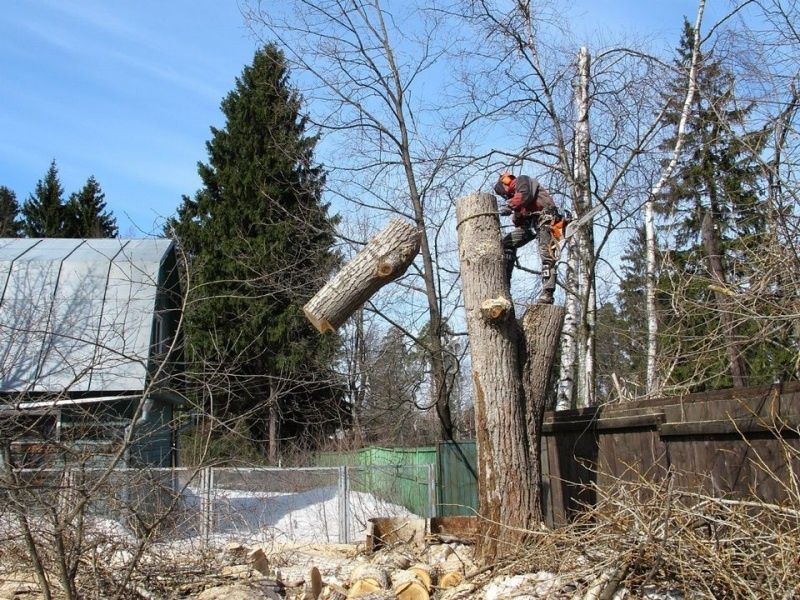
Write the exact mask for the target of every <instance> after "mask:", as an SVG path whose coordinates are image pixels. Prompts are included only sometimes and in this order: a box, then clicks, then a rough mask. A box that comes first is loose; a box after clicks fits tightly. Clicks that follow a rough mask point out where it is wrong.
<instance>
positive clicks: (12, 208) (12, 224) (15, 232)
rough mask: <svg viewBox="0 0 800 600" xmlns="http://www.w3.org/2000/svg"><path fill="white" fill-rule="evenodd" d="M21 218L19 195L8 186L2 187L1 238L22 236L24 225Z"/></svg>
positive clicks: (0, 210)
mask: <svg viewBox="0 0 800 600" xmlns="http://www.w3.org/2000/svg"><path fill="white" fill-rule="evenodd" d="M19 216H20V209H19V203H18V202H17V195H16V194H15V193H14V192H13V191H12V190H10V189H9V188H7V187H6V186H4V185H3V186H0V237H11V238H17V237H21V236H22V226H23V223H22V221H21V220H20V218H19Z"/></svg>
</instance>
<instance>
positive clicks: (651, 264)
mask: <svg viewBox="0 0 800 600" xmlns="http://www.w3.org/2000/svg"><path fill="white" fill-rule="evenodd" d="M654 204H655V200H654V199H653V196H652V195H651V196H650V197H649V198H648V199H647V202H645V205H644V231H645V244H646V246H647V247H646V251H645V253H646V265H647V266H646V268H645V292H646V295H645V302H646V304H645V306H646V312H647V373H646V375H645V393H646V394H647V396H653V395H655V393H656V391H657V390H658V389H659V388H660V387H661V386H660V385H659V382H658V380H657V370H656V362H657V361H656V359H657V358H658V315H657V313H656V277H657V274H656V267H657V265H656V225H655V209H654Z"/></svg>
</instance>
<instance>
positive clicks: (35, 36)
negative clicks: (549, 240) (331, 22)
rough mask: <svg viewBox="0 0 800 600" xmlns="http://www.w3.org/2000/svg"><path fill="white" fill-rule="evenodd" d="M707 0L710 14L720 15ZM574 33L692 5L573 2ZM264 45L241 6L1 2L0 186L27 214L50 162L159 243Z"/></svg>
mask: <svg viewBox="0 0 800 600" xmlns="http://www.w3.org/2000/svg"><path fill="white" fill-rule="evenodd" d="M720 3H721V2H720V0H717V1H716V2H715V1H714V0H711V1H710V2H709V4H720ZM566 4H569V5H570V10H571V12H572V14H574V15H575V17H574V19H575V22H574V23H573V29H575V30H576V31H579V32H587V34H588V32H599V33H600V34H601V35H602V34H603V33H606V34H607V33H608V31H609V30H610V29H614V30H615V31H618V32H624V33H630V34H636V35H640V36H643V37H649V38H652V39H660V40H666V41H668V43H667V46H669V47H672V46H674V44H675V40H676V39H677V31H678V30H679V28H680V20H681V18H682V15H684V14H686V15H689V17H690V18H691V19H693V18H694V12H695V10H696V2H695V1H692V0H630V1H628V0H575V1H574V2H569V3H566ZM256 48H257V42H256V41H255V40H253V39H252V37H251V36H250V34H249V33H248V31H247V30H246V28H245V26H244V21H243V19H242V17H241V15H240V12H239V9H238V6H237V4H236V2H235V0H168V1H164V0H160V1H155V0H135V1H134V0H114V1H109V0H104V1H101V0H69V1H66V0H6V1H5V2H4V3H3V10H2V12H0V56H1V57H2V59H1V60H0V81H2V93H0V132H2V134H1V135H0V185H5V186H7V187H9V188H11V189H12V190H14V191H15V192H16V194H17V199H18V201H19V203H20V204H22V203H23V202H24V200H25V199H26V198H27V197H28V195H29V194H31V193H32V192H33V190H34V187H35V185H36V182H37V181H38V180H39V179H41V178H42V177H43V176H44V174H45V172H46V171H47V169H48V167H49V165H50V162H51V161H52V160H53V159H55V160H56V163H57V165H58V169H59V175H60V178H61V182H62V184H63V186H64V191H65V197H66V196H68V195H69V194H70V193H71V192H73V191H77V190H79V189H80V188H81V187H82V186H83V184H84V183H85V181H86V179H87V178H88V177H89V176H90V175H94V176H95V178H96V179H97V180H98V182H99V183H100V185H101V186H102V188H103V190H104V192H105V194H106V201H107V203H108V208H110V209H111V210H112V211H113V213H114V215H115V216H116V217H117V222H118V224H119V226H120V233H121V235H123V236H125V237H141V236H143V235H147V234H151V233H158V232H160V230H161V223H162V222H163V219H164V218H165V217H167V216H170V215H172V214H173V213H174V212H175V209H176V208H177V206H178V204H179V202H180V198H181V195H182V194H192V193H193V192H194V191H195V190H196V189H197V188H198V187H199V185H200V181H199V178H198V176H197V162H198V161H205V160H206V150H205V142H206V141H207V140H208V139H209V137H210V132H209V127H210V126H212V125H213V126H221V125H222V124H223V118H222V114H221V112H220V110H219V104H220V101H221V100H222V98H223V97H224V96H225V94H227V93H228V92H229V91H230V90H231V89H232V87H233V82H234V78H235V77H236V76H237V75H238V74H239V73H240V72H241V70H242V68H243V67H244V65H246V64H248V63H249V62H250V61H251V59H252V57H253V53H254V51H255V49H256Z"/></svg>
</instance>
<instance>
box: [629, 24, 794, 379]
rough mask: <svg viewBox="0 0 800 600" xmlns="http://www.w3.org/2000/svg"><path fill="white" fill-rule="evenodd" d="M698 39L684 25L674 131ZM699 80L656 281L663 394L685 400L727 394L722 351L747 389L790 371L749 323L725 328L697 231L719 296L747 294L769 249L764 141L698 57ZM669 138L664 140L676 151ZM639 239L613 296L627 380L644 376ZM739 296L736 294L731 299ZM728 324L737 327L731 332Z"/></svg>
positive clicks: (715, 69)
mask: <svg viewBox="0 0 800 600" xmlns="http://www.w3.org/2000/svg"><path fill="white" fill-rule="evenodd" d="M693 37H694V31H693V28H692V26H691V25H690V24H689V22H688V21H685V22H684V31H683V35H682V39H681V43H680V46H679V48H678V59H677V64H676V66H677V67H678V69H677V70H678V72H679V75H678V76H677V77H676V81H675V83H674V85H673V86H672V94H671V99H670V106H671V110H669V111H668V112H667V114H666V116H665V119H666V122H667V124H668V125H671V126H674V127H676V130H677V124H678V122H679V120H680V118H681V114H680V113H681V108H682V99H683V98H685V96H686V76H685V72H686V71H687V70H688V68H689V64H690V60H691V52H692V45H693ZM699 65H700V67H699V69H698V71H697V84H698V91H697V93H696V94H695V96H694V100H693V103H692V106H691V112H690V114H689V117H688V120H687V126H686V131H685V137H684V146H683V153H682V159H681V162H680V163H679V165H678V168H677V170H676V172H675V175H674V177H673V178H672V179H671V180H670V181H669V182H668V184H667V185H666V186H665V188H664V189H663V190H662V197H661V198H660V203H659V204H658V205H657V208H658V209H659V212H660V213H661V215H662V220H664V221H665V223H664V226H663V227H662V228H661V230H662V231H665V232H666V235H664V236H662V239H663V243H665V244H667V245H668V246H670V247H669V248H662V249H661V250H659V253H660V258H659V260H658V264H659V265H660V269H661V271H660V273H658V274H657V307H658V313H657V316H658V321H659V340H658V344H659V359H660V361H661V364H660V371H661V372H662V373H664V374H667V376H668V380H667V381H666V382H665V383H666V384H667V385H672V386H675V387H677V388H680V389H688V390H690V391H702V390H706V389H716V388H723V387H730V386H731V385H732V379H731V375H730V369H729V365H730V363H729V360H730V357H729V355H728V354H727V350H728V344H730V343H735V344H737V346H738V347H740V349H741V353H742V356H743V358H744V364H745V365H746V370H747V384H749V385H759V384H764V383H771V382H772V381H773V379H774V378H775V377H776V376H780V375H779V374H780V373H783V372H785V371H786V370H787V364H788V362H789V361H790V360H791V352H790V351H787V350H789V347H790V345H787V344H786V343H781V342H778V341H777V340H776V339H775V337H774V336H767V335H765V334H764V332H763V331H761V330H760V326H759V324H758V323H756V322H754V321H752V320H746V319H742V318H735V317H731V318H730V319H729V321H728V324H725V323H723V321H722V316H721V315H722V312H723V311H725V310H731V309H729V308H728V307H725V306H722V305H720V304H719V295H718V294H716V293H715V291H714V289H715V287H719V285H718V284H719V282H718V280H717V278H716V277H715V275H714V273H713V271H712V269H711V266H710V265H711V262H710V261H711V250H710V246H709V240H708V239H705V240H704V239H703V235H702V228H701V224H702V221H703V218H704V216H705V215H706V214H708V215H709V216H710V218H711V220H712V223H713V231H712V232H711V234H710V235H711V236H712V237H714V238H715V239H714V240H711V241H712V242H713V243H714V244H716V245H717V246H718V247H719V249H720V254H721V255H720V256H719V259H720V261H721V263H722V265H723V269H724V273H723V275H724V281H725V286H728V287H729V288H730V289H731V290H737V289H738V290H745V289H747V288H748V287H749V286H750V285H751V281H752V280H753V278H754V276H756V275H757V272H756V269H757V266H756V264H755V263H754V262H753V261H752V260H751V259H752V257H753V256H757V255H758V253H759V252H760V251H762V248H763V244H764V243H765V241H766V240H767V236H768V232H767V227H766V215H767V208H766V205H765V201H764V199H762V198H761V197H760V188H761V186H762V183H763V182H762V181H761V180H760V177H761V171H760V168H759V163H758V160H757V157H756V154H757V151H758V150H759V149H760V148H761V146H762V144H763V142H764V139H763V134H762V132H761V131H755V132H748V131H747V130H746V127H747V123H748V115H749V113H750V111H751V107H750V106H743V105H741V104H740V103H739V102H738V101H737V98H736V96H735V83H736V82H735V79H734V77H733V75H732V74H731V73H729V72H726V71H725V70H724V69H723V68H722V66H721V64H720V62H719V61H717V60H716V59H715V58H714V57H713V56H711V55H706V56H702V57H701V60H700V62H699ZM674 144H675V138H674V137H673V138H670V139H667V140H665V142H664V148H665V149H669V148H672V147H673V146H674ZM644 254H645V253H644V238H643V233H642V232H639V233H638V234H637V236H636V238H635V239H634V240H632V242H631V245H630V247H629V249H628V252H627V253H626V254H625V255H624V256H623V265H624V266H623V272H624V274H625V276H624V279H623V281H622V283H621V287H620V290H619V294H618V301H619V305H620V317H621V319H622V322H623V323H624V324H625V325H624V326H623V327H624V328H625V329H626V330H627V331H630V332H631V334H632V338H631V343H632V345H631V347H630V351H631V352H630V356H631V360H630V365H631V372H632V373H635V376H634V379H635V380H639V379H640V378H643V376H644V368H645V365H644V362H643V360H644V355H645V354H644V349H645V341H646V331H645V330H644V327H645V325H646V320H645V318H644V314H643V310H644V304H643V303H641V304H640V303H637V301H636V298H643V297H644V296H643V295H644V278H643V273H644V272H645V269H644V264H643V257H644ZM734 293H735V292H734ZM730 323H733V325H730ZM637 356H638V358H636V357H637Z"/></svg>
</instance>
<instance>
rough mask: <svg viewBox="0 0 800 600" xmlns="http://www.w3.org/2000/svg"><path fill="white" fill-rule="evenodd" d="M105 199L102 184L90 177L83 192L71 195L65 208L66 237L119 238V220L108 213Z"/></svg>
mask: <svg viewBox="0 0 800 600" xmlns="http://www.w3.org/2000/svg"><path fill="white" fill-rule="evenodd" d="M105 198H106V195H105V194H104V193H103V190H102V189H101V188H100V184H99V183H97V180H96V179H95V178H94V176H93V175H92V176H90V177H89V179H87V180H86V184H85V185H84V186H83V188H82V189H81V191H79V192H74V193H73V194H71V195H70V198H69V201H68V202H67V204H66V206H65V207H64V237H72V238H113V237H117V233H118V228H117V220H116V218H115V217H114V216H113V215H112V214H111V213H110V212H107V211H106V200H105Z"/></svg>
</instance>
